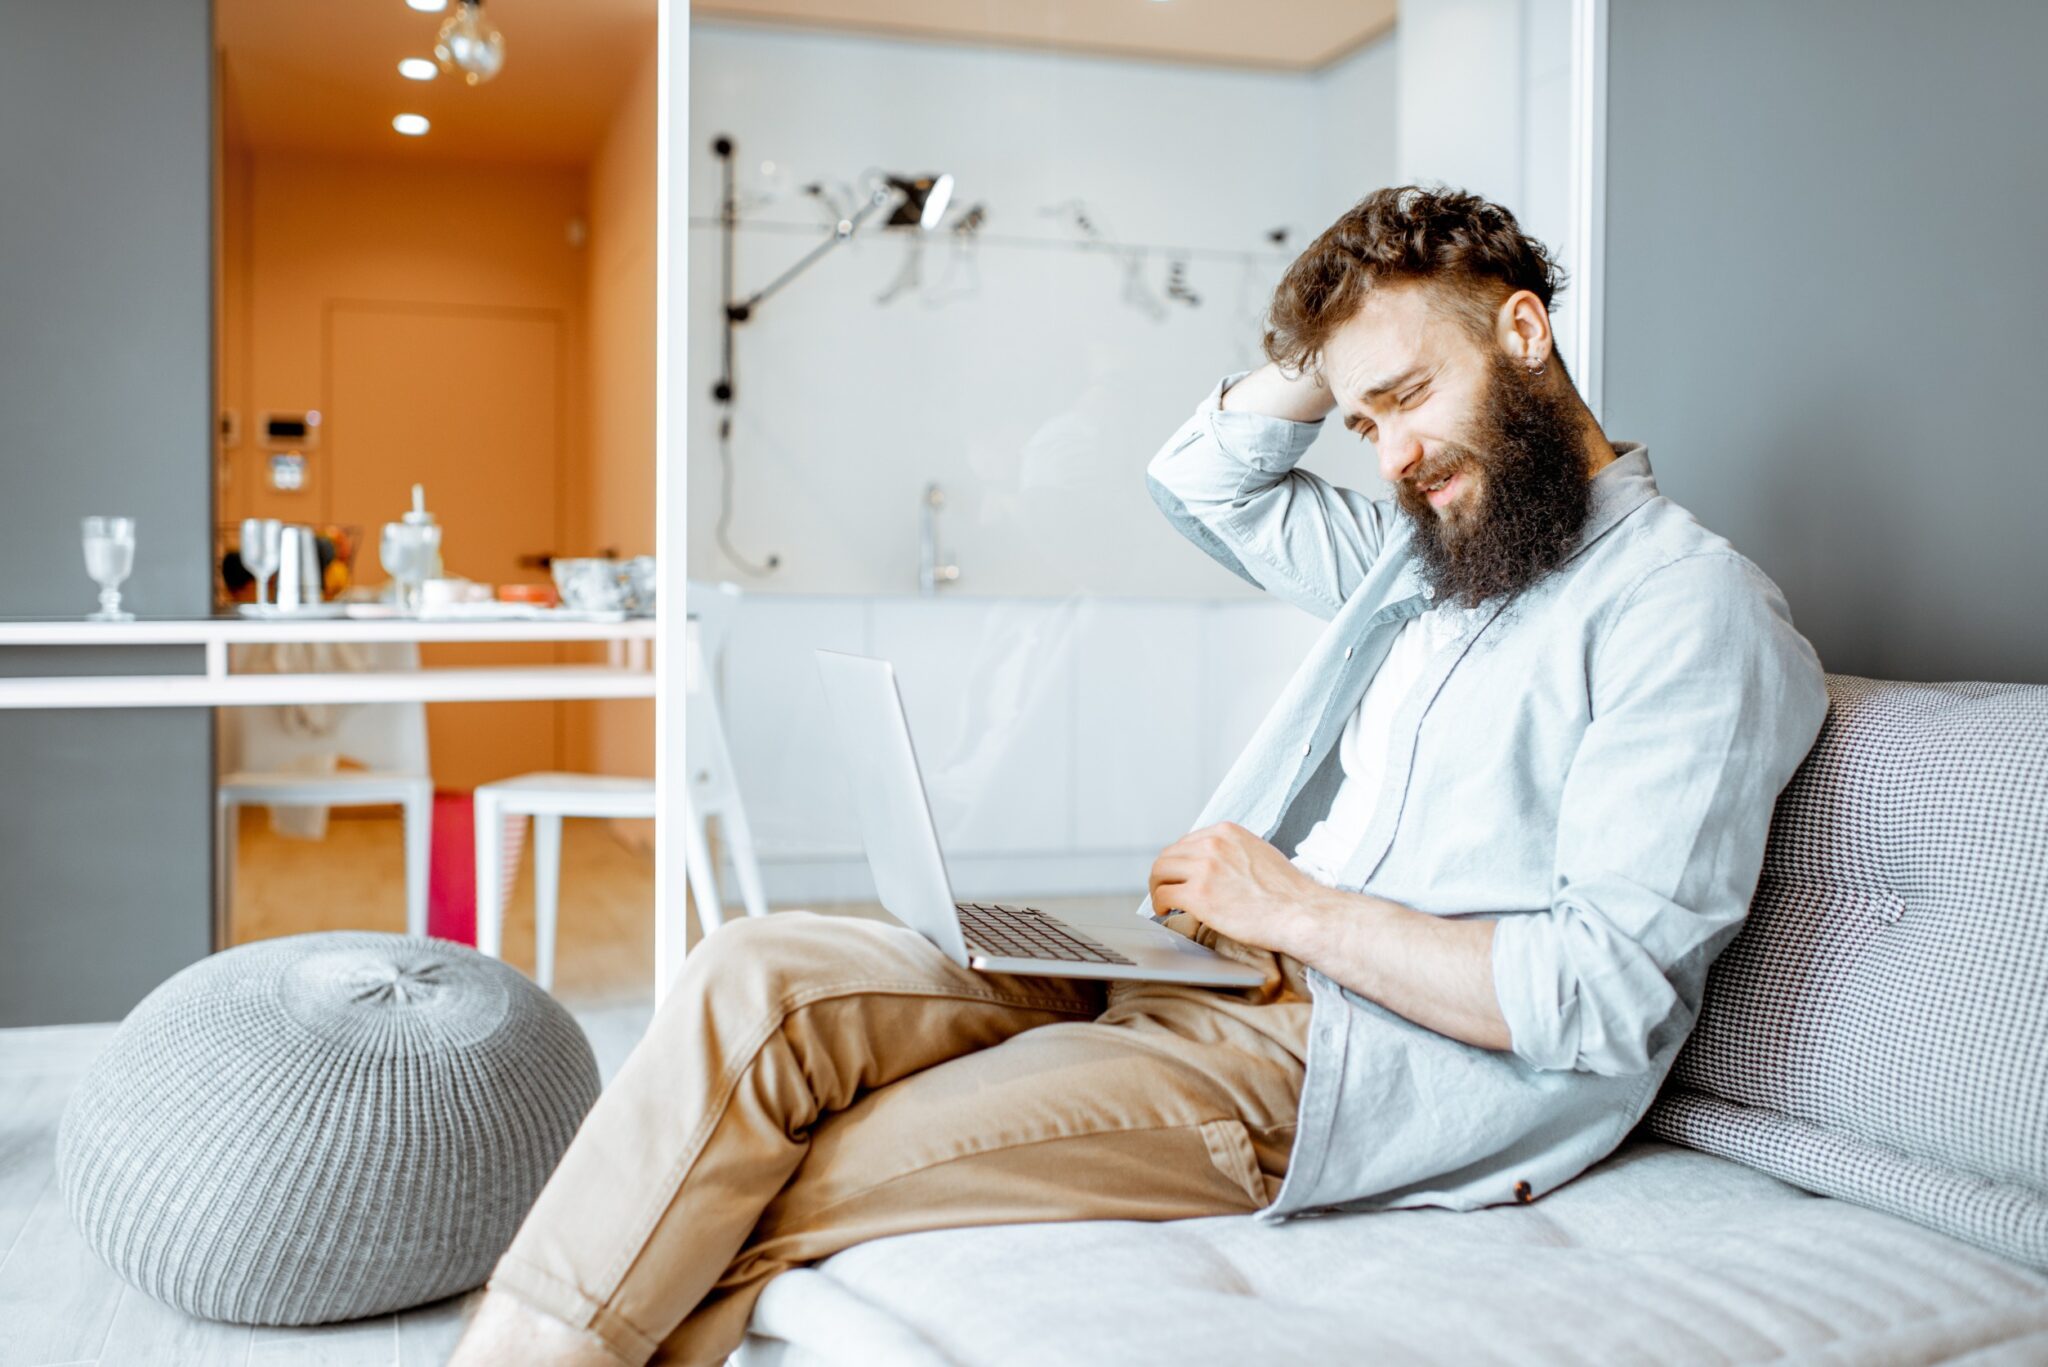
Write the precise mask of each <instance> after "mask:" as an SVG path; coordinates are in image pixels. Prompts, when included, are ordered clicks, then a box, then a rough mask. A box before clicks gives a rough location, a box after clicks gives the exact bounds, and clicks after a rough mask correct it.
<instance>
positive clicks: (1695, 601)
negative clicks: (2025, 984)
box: [1492, 551, 1827, 1075]
mask: <svg viewBox="0 0 2048 1367" xmlns="http://www.w3.org/2000/svg"><path fill="white" fill-rule="evenodd" d="M1589 655H1590V662H1589V665H1588V678H1587V693H1588V703H1589V705H1590V709H1591V717H1590V720H1589V722H1588V724H1587V727H1586V731H1585V733H1584V735H1583V737H1582V738H1581V741H1580V744H1579V748H1578V751H1577V753H1576V754H1575V756H1574V757H1573V760H1572V763H1571V767H1570V771H1569V773H1568V775H1567V777H1566V781H1565V785H1564V790H1563V792H1562V794H1561V804H1560V808H1559V818H1558V840H1557V867H1556V879H1555V885H1554V887H1555V895H1554V897H1553V900H1552V902H1551V904H1550V906H1549V907H1547V908H1541V909H1537V910H1532V911H1529V912H1522V913H1512V914H1508V915H1504V916H1502V917H1500V918H1499V920H1498V921H1497V922H1496V924H1495V931H1494V939H1493V951H1492V959H1493V962H1492V967H1493V983H1494V991H1495V994H1496V996H1497V997H1498V998H1499V1002H1500V1009H1501V1014H1502V1015H1503V1016H1504V1017H1505V1018H1506V1020H1507V1023H1508V1029H1509V1033H1510V1035H1511V1038H1512V1040H1513V1046H1512V1047H1513V1049H1514V1052H1515V1053H1516V1054H1517V1055H1518V1056H1520V1057H1521V1058H1522V1059H1524V1060H1526V1061H1527V1062H1528V1063H1529V1064H1531V1065H1532V1066H1534V1067H1537V1068H1546V1069H1576V1070H1580V1071H1586V1072H1593V1073H1604V1074H1610V1075H1619V1074H1628V1073H1639V1072H1642V1071H1644V1070H1645V1069H1647V1068H1648V1067H1649V1066H1650V1065H1651V1061H1652V1056H1653V1054H1655V1053H1656V1052H1657V1050H1658V1047H1659V1046H1660V1045H1661V1043H1662V1042H1664V1041H1665V1040H1668V1039H1669V1038H1670V1036H1669V1033H1668V1030H1665V1029H1664V1027H1666V1023H1667V1021H1672V1020H1673V1017H1674V1013H1679V1015H1678V1018H1677V1019H1676V1021H1675V1024H1676V1026H1677V1027H1678V1028H1679V1029H1680V1030H1681V1031H1687V1030H1690V1028H1691V1024H1692V1020H1693V1018H1694V1017H1696V1016H1697V1014H1698V1010H1699V1000H1698V993H1699V988H1700V983H1701V980H1702V979H1703V977H1704V974H1705V970H1706V964H1707V963H1708V962H1710V961H1711V959H1712V957H1713V956H1714V955H1715V954H1716V953H1718V952H1719V951H1720V949H1721V948H1722V947H1723V946H1725V945H1726V944H1727V942H1728V941H1729V940H1730V939H1732V938H1733V937H1734V934H1735V932H1736V931H1737V930H1738V929H1739V928H1740V926H1741V923H1742V919H1743V917H1744V916H1746V915H1747V914H1748V910H1749V901H1750V898H1751V897H1752V896H1753V895H1754V893H1755V891H1756V882H1757V877H1758V875H1759V873H1760V872H1761V869H1762V866H1763V851H1764V843H1765V840H1766V838H1767V837H1768V835H1769V833H1770V823H1771V814H1772V811H1773V809H1774V807H1775V806H1776V803H1777V798H1778V794H1779V793H1780V792H1782V791H1783V790H1784V787H1785V784H1786V783H1787V782H1788V781H1790V779H1791V777H1792V773H1793V771H1794V770H1795V769H1797V768H1798V766H1799V763H1800V761H1801V760H1802V759H1804V758H1805V756H1806V753H1807V751H1808V750H1809V749H1811V748H1812V745H1813V741H1814V738H1815V737H1816V736H1817V735H1818V734H1819V732H1820V726H1821V722H1822V720H1823V718H1824V717H1825V716H1826V713H1827V688H1826V681H1825V677H1824V676H1823V674H1822V672H1821V667H1820V662H1819V660H1818V658H1817V657H1816V656H1815V654H1814V652H1813V647H1812V646H1811V645H1809V644H1808V643H1807V641H1806V639H1805V638H1804V637H1802V636H1801V635H1800V634H1799V633H1798V632H1797V631H1796V630H1794V629H1793V627H1792V622H1791V615H1790V612H1789V611H1788V610H1787V608H1786V606H1785V602H1784V598H1783V596H1782V595H1781V594H1780V593H1779V592H1778V590H1777V588H1776V586H1775V585H1773V584H1772V583H1771V582H1770V581H1769V580H1768V579H1767V578H1765V577H1764V576H1763V575H1762V574H1761V573H1760V572H1759V571H1757V570H1756V568H1755V567H1754V566H1752V565H1750V564H1749V562H1747V561H1746V560H1743V559H1742V558H1741V557H1740V556H1738V555H1736V554H1734V553H1733V552H1729V551H1708V552H1701V553H1697V554H1694V555H1690V556H1686V557H1684V558H1681V559H1679V560H1675V561H1672V562H1670V563H1668V564H1665V565H1663V566H1660V567H1658V568H1657V569H1654V570H1652V571H1650V572H1649V573H1647V574H1646V575H1645V576H1644V577H1643V578H1642V579H1640V580H1638V581H1637V582H1636V584H1635V585H1634V586H1633V587H1632V588H1631V589H1630V591H1629V592H1628V593H1627V594H1625V595H1624V596H1623V597H1622V599H1621V600H1620V603H1619V606H1618V607H1617V609H1616V610H1615V612H1614V613H1613V615H1612V616H1610V617H1609V618H1608V619H1607V620H1606V622H1605V624H1604V625H1603V626H1602V627H1601V628H1600V629H1599V632H1598V636H1597V639H1596V640H1595V642H1594V643H1593V644H1592V645H1591V647H1590V648H1589ZM1681 965H1683V966H1684V968H1685V969H1686V971H1684V972H1679V971H1678V970H1679V969H1680V967H1681Z"/></svg>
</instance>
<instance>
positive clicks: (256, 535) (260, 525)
mask: <svg viewBox="0 0 2048 1367" xmlns="http://www.w3.org/2000/svg"><path fill="white" fill-rule="evenodd" d="M283 535H284V524H283V523H281V522H279V521H278V520H277V519H276V518H274V517H245V518H243V519H242V546H241V550H240V551H239V552H238V554H239V555H240V556H241V557H242V568H243V569H245V570H247V571H249V577H250V578H252V579H254V580H255V581H256V605H257V606H258V607H261V606H263V581H264V580H266V579H268V578H270V576H271V575H273V574H275V573H277V547H278V540H279V538H280V537H282V536H283Z"/></svg>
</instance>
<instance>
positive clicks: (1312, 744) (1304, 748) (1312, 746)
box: [1301, 741, 1316, 755]
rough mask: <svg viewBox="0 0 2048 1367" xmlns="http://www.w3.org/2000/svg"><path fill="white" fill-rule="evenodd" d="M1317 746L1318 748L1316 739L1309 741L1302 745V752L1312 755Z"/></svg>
mask: <svg viewBox="0 0 2048 1367" xmlns="http://www.w3.org/2000/svg"><path fill="white" fill-rule="evenodd" d="M1315 748H1316V743H1315V742H1314V741H1310V742H1309V743H1308V744H1307V745H1304V746H1302V747H1301V753H1302V754H1304V755H1311V754H1314V753H1315Z"/></svg>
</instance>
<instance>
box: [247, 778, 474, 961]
mask: <svg viewBox="0 0 2048 1367" xmlns="http://www.w3.org/2000/svg"><path fill="white" fill-rule="evenodd" d="M215 801H216V802H217V803H218V804H219V805H218V809H217V810H216V811H215V813H214V823H213V829H214V864H215V868H216V870H217V872H216V875H215V878H214V899H215V902H216V907H215V918H216V922H217V924H219V925H220V926H221V927H222V928H223V932H225V928H226V926H227V917H228V911H229V910H230V909H231V908H232V907H233V906H234V883H235V845H236V837H237V836H238V834H239V832H238V831H237V830H236V829H235V827H236V821H237V815H236V811H237V809H238V808H240V807H243V806H257V805H261V806H269V807H379V806H385V805H388V804H391V803H396V804H398V805H399V806H401V807H403V808H404V809H405V933H406V934H408V935H424V934H426V933H427V857H428V853H429V851H430V850H431V849H432V836H433V831H434V783H433V780H432V779H429V778H427V777H425V776H424V775H420V774H376V773H360V772H348V773H338V774H289V773H286V774H229V775H227V776H226V777H225V778H223V779H222V780H221V781H220V787H219V788H218V789H217V790H216V794H215Z"/></svg>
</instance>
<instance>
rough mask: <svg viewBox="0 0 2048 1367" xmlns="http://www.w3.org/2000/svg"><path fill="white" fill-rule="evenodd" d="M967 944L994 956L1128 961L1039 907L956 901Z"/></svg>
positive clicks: (961, 929) (1002, 957) (1103, 962)
mask: <svg viewBox="0 0 2048 1367" xmlns="http://www.w3.org/2000/svg"><path fill="white" fill-rule="evenodd" d="M953 906H954V908H955V909H956V910H957V911H958V912H959V913H960V933H961V935H962V936H964V937H965V938H966V940H967V947H968V948H969V949H971V950H973V951H974V952H975V953H977V954H986V955H988V956H989V957H990V958H993V959H1052V960H1055V961H1059V962H1065V963H1083V964H1128V963H1131V962H1132V960H1130V959H1126V958H1125V957H1124V956H1123V955H1121V954H1119V953H1117V952H1116V951H1115V950H1113V949H1111V948H1109V947H1108V946H1106V945H1100V944H1097V943H1096V942H1095V941H1093V940H1091V939H1089V938H1088V937H1087V936H1085V935H1082V934H1080V933H1079V932H1077V931H1072V930H1069V929H1067V928H1066V927H1065V926H1064V925H1061V924H1060V923H1059V922H1058V921H1055V920H1054V919H1053V918H1052V917H1050V916H1048V915H1046V914H1045V913H1044V912H1042V911H1040V910H1038V909H1037V908H1036V907H1010V906H1002V905H1000V904H996V905H990V904H988V903H984V902H955V903H954V904H953Z"/></svg>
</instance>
